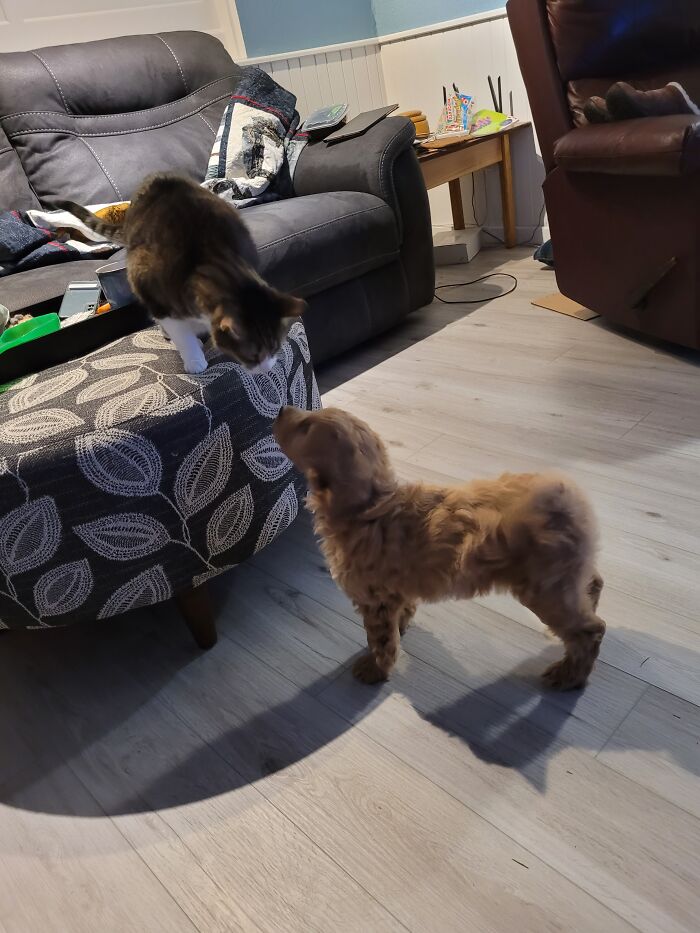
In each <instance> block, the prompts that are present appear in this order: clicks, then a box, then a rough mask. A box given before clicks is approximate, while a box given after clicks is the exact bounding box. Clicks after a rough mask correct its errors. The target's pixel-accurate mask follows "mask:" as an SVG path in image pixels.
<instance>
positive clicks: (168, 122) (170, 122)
mask: <svg viewBox="0 0 700 933" xmlns="http://www.w3.org/2000/svg"><path fill="white" fill-rule="evenodd" d="M230 96H231V95H230V93H226V94H222V95H221V96H220V97H215V98H214V100H209V101H207V102H206V103H204V104H202V106H201V107H198V108H197V109H196V110H190V111H189V112H188V113H183V114H180V116H178V117H175V118H174V119H173V120H165V121H164V122H163V123H153V124H151V125H150V126H138V127H136V128H135V129H133V130H104V131H103V132H101V133H79V132H78V131H77V130H66V129H54V128H53V127H52V128H47V127H43V128H36V129H31V130H10V131H9V132H7V131H6V132H7V138H8V139H16V137H17V136H29V135H31V134H33V133H57V134H61V133H63V134H64V135H66V136H78V137H80V138H81V139H82V138H83V137H84V136H87V137H88V138H91V137H93V136H95V137H101V136H129V135H130V134H131V133H143V132H145V131H146V130H160V129H162V128H163V127H164V126H173V124H175V123H180V122H181V121H182V120H186V119H187V118H188V117H196V116H197V115H198V114H199V112H200V111H201V110H204V109H205V108H206V107H209V106H210V105H211V104H215V103H216V102H217V101H219V100H227V99H228V98H229V97H230ZM136 112H137V113H139V112H140V113H143V112H144V111H136Z"/></svg>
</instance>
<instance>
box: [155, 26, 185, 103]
mask: <svg viewBox="0 0 700 933" xmlns="http://www.w3.org/2000/svg"><path fill="white" fill-rule="evenodd" d="M156 39H160V41H161V42H162V43H163V45H164V46H165V47H166V49H167V50H168V51H169V52H170V54H171V55H172V57H173V58H174V59H175V64H176V65H177V70H178V71H179V72H180V77H181V78H182V83H183V84H184V86H185V93H186V94H189V93H190V89H189V87H188V85H187V81H186V80H185V72H184V71H183V70H182V65H181V64H180V60H179V58H178V57H177V55H176V54H175V53H174V52H173V50H172V48H171V47H170V46H169V45H168V43H167V42H166V41H165V39H164V38H163V37H162V36H161V35H160V33H156Z"/></svg>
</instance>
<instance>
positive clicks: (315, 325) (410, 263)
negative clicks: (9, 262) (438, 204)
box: [0, 32, 434, 364]
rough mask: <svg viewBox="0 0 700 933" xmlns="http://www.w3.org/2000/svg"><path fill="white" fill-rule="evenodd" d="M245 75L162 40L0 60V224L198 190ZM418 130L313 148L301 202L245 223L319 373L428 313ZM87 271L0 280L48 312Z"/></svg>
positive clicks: (203, 49)
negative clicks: (5, 214) (302, 302)
mask: <svg viewBox="0 0 700 933" xmlns="http://www.w3.org/2000/svg"><path fill="white" fill-rule="evenodd" d="M240 75H241V69H240V67H239V66H238V65H236V64H235V63H234V62H233V61H232V60H231V58H230V56H229V55H228V53H227V52H226V50H225V49H224V47H223V46H222V45H221V43H220V42H219V41H218V40H217V39H215V38H214V37H212V36H209V35H206V34H203V33H196V32H168V33H163V34H160V35H150V36H148V35H147V36H128V37H123V38H119V39H105V40H101V41H98V42H86V43H78V44H76V45H64V46H56V47H54V48H44V49H39V50H36V51H33V52H12V53H5V54H1V55H0V210H11V209H14V208H20V209H27V208H31V207H38V206H40V205H42V204H43V205H44V206H49V205H50V203H51V202H52V201H53V199H54V198H57V197H62V198H69V199H71V200H74V201H78V202H79V203H83V204H95V203H102V202H109V201H115V200H121V199H125V200H126V199H128V198H130V197H131V195H132V194H133V192H134V190H135V189H136V187H137V186H138V184H139V182H140V181H141V180H142V179H143V178H144V176H146V175H148V174H150V173H151V172H154V171H166V170H173V171H179V172H183V173H185V174H188V175H190V176H191V177H193V178H195V179H196V180H198V181H199V180H201V179H202V178H203V177H204V173H205V171H206V166H207V160H208V158H209V153H210V151H211V147H212V143H213V141H214V137H215V134H216V130H217V128H218V126H219V122H220V119H221V115H222V113H223V111H224V108H225V106H226V103H227V101H228V98H229V97H230V95H231V94H232V93H233V92H234V91H235V89H236V86H237V84H238V81H239V78H240ZM413 135H414V132H413V125H412V124H411V122H410V121H408V120H406V119H404V118H400V117H391V118H389V119H387V120H384V121H382V122H381V123H379V124H378V125H377V126H374V127H372V129H370V130H369V131H368V132H367V133H366V134H365V135H364V136H362V137H360V138H358V139H354V140H348V141H347V142H344V143H341V144H339V145H337V146H333V147H326V145H325V144H324V143H322V142H320V143H314V144H310V145H309V146H308V147H307V148H306V149H305V150H304V152H303V153H302V155H301V157H300V159H299V162H298V165H297V170H296V174H295V179H294V184H295V190H296V194H298V195H303V197H296V198H291V199H288V200H285V201H278V202H275V203H270V204H264V205H258V206H256V207H251V208H247V209H246V210H245V213H244V217H245V220H246V221H247V223H248V224H249V226H250V229H251V232H252V235H253V239H254V241H255V243H256V246H257V247H258V250H259V253H260V257H261V264H262V273H263V275H265V276H266V277H267V278H268V279H269V280H270V281H271V282H272V283H273V284H275V285H278V286H279V287H282V288H285V289H288V290H290V291H293V292H295V293H296V294H299V295H301V296H303V297H305V298H306V299H307V300H308V302H309V311H308V314H307V316H306V317H305V326H306V330H307V333H308V336H309V342H310V345H311V348H312V354H313V357H314V361H315V362H316V363H317V364H318V363H320V362H321V361H323V360H324V359H327V358H328V357H330V356H332V355H334V354H336V353H339V352H341V351H343V350H346V349H348V348H350V347H352V346H353V345H355V344H357V343H358V342H360V341H362V340H365V339H367V338H368V337H371V336H373V335H374V334H377V333H379V332H381V331H382V330H385V329H386V328H388V327H390V326H392V325H393V324H395V323H396V322H397V321H399V320H400V319H401V318H402V317H404V316H405V315H406V314H407V313H408V312H409V311H411V310H413V309H415V308H418V307H420V306H421V305H423V304H426V303H427V302H429V301H431V300H432V294H433V288H434V272H433V255H432V238H431V229H430V215H429V208H428V200H427V195H426V192H425V186H424V184H423V181H422V177H421V173H420V169H419V167H418V163H417V160H416V158H415V155H414V153H413V150H412V141H413ZM103 262H104V259H102V260H101V261H97V260H81V261H76V262H73V263H66V264H64V265H60V266H53V267H52V266H49V267H45V268H42V269H38V270H33V271H31V272H24V273H18V274H16V275H12V276H7V277H5V278H2V279H0V295H1V296H2V300H3V303H4V304H6V305H7V306H8V307H9V308H10V310H12V311H15V310H20V309H22V308H29V307H35V308H36V307H43V308H45V309H46V308H47V302H48V303H51V302H55V300H56V299H57V297H58V296H60V295H62V294H63V292H64V290H65V286H66V285H67V283H68V282H69V281H70V280H71V279H76V278H81V277H84V276H85V275H86V274H87V273H90V272H94V269H95V268H96V263H100V264H101V263H103Z"/></svg>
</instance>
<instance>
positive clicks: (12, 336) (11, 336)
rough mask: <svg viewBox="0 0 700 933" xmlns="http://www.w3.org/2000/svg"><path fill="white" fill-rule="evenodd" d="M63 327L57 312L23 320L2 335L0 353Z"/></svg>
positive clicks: (0, 337) (0, 336)
mask: <svg viewBox="0 0 700 933" xmlns="http://www.w3.org/2000/svg"><path fill="white" fill-rule="evenodd" d="M60 329H61V321H60V318H59V316H58V315H57V314H42V315H41V316H40V317H35V318H33V319H32V320H31V321H22V323H21V324H15V326H14V327H8V329H7V330H6V331H5V332H4V333H3V334H2V335H0V353H4V352H5V351H6V350H13V349H14V348H15V347H19V346H21V345H22V344H23V343H29V341H30V340H38V338H39V337H46V335H47V334H54V333H56V331H57V330H60Z"/></svg>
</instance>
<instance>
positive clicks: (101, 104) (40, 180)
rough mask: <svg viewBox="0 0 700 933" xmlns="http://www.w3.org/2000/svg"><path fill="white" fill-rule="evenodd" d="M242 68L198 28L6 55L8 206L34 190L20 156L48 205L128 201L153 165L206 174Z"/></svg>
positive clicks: (0, 188) (2, 105) (0, 74)
mask: <svg viewBox="0 0 700 933" xmlns="http://www.w3.org/2000/svg"><path fill="white" fill-rule="evenodd" d="M76 53H77V54H76ZM116 74H118V75H119V79H118V80H115V75H116ZM240 75H241V69H240V67H239V66H238V65H236V64H235V63H234V62H233V61H232V60H231V58H230V56H229V55H228V53H227V52H226V50H225V49H224V47H223V46H222V44H221V43H220V42H219V40H218V39H215V38H214V37H213V36H208V35H204V34H202V33H193V32H172V33H170V32H168V33H163V34H162V35H158V36H128V37H123V38H120V39H105V40H102V41H99V42H88V43H83V44H78V45H68V46H57V47H55V48H46V49H38V50H36V51H32V52H11V53H6V54H2V55H0V127H1V129H2V134H0V209H13V208H16V207H20V206H24V205H25V204H26V202H27V200H28V198H29V197H31V196H30V195H28V192H27V185H26V179H24V180H23V179H22V178H21V176H19V175H18V173H17V157H19V162H20V164H21V167H22V168H23V169H24V172H25V173H26V176H27V179H28V181H29V183H30V185H31V189H30V190H33V192H34V196H35V197H36V198H38V199H39V200H40V201H41V202H43V203H48V202H50V201H51V200H52V199H53V198H55V197H63V198H70V199H72V200H74V201H79V202H82V203H84V204H96V203H104V202H107V201H114V200H122V199H128V198H130V197H131V196H132V194H133V193H134V191H135V189H136V187H137V186H138V184H139V183H140V182H141V180H142V179H143V177H144V176H145V175H148V174H150V173H151V172H154V171H167V170H176V171H180V172H184V173H186V174H188V175H190V176H192V177H193V178H196V179H197V180H198V181H200V180H201V179H202V178H203V177H204V174H205V172H206V167H207V162H208V159H209V155H210V153H211V147H212V144H213V141H214V138H215V136H216V130H217V127H218V125H219V122H220V119H221V115H222V113H223V111H224V108H225V106H226V103H227V100H228V98H229V97H230V95H231V94H232V93H233V91H234V90H235V89H236V87H237V85H238V82H239V79H240ZM5 140H7V142H6V141H5ZM32 206H36V205H32Z"/></svg>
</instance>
